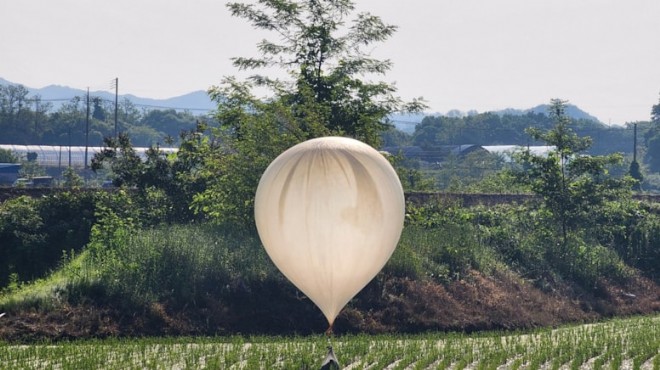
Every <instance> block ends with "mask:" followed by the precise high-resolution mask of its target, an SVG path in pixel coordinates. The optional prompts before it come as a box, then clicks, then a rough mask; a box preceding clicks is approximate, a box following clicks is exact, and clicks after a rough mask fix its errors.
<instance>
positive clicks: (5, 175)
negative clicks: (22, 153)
mask: <svg viewBox="0 0 660 370" xmlns="http://www.w3.org/2000/svg"><path fill="white" fill-rule="evenodd" d="M20 169H21V165H20V164H18V163H0V186H2V185H13V184H14V182H16V179H18V171H20Z"/></svg>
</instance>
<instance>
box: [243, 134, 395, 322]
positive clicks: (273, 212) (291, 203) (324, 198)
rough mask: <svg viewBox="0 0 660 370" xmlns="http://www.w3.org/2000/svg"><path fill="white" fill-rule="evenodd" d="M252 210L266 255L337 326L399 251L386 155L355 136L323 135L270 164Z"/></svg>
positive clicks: (392, 184)
mask: <svg viewBox="0 0 660 370" xmlns="http://www.w3.org/2000/svg"><path fill="white" fill-rule="evenodd" d="M254 208H255V220H256V224H257V230H258V232H259V236H260V238H261V241H262V243H263V245H264V247H265V248H266V252H267V253H268V255H269V256H270V258H271V259H272V260H273V262H274V263H275V265H276V266H277V267H278V268H279V269H280V271H282V273H283V274H284V275H285V276H286V277H287V278H288V279H289V280H290V281H291V282H292V283H293V284H294V285H295V286H296V287H298V289H300V290H301V291H302V292H303V293H305V294H306V295H307V296H308V297H309V298H310V299H311V300H312V301H313V302H314V303H315V304H316V305H317V306H318V307H319V308H320V309H321V311H323V314H324V315H325V317H326V318H327V319H328V323H329V324H330V325H332V324H333V322H334V320H335V318H336V317H337V314H339V311H341V309H342V308H343V307H344V306H345V305H346V303H348V301H349V300H350V299H351V298H353V296H355V294H357V293H358V292H359V291H360V290H361V289H362V288H364V286H365V285H367V283H368V282H369V281H370V280H371V279H373V277H374V276H376V274H377V273H378V272H379V271H380V270H381V269H382V268H383V266H384V265H385V263H386V262H387V260H388V259H389V258H390V256H391V255H392V253H393V252H394V249H395V248H396V245H397V243H398V240H399V237H400V236H401V230H402V228H403V220H404V213H405V201H404V196H403V190H402V188H401V183H400V182H399V178H398V177H397V174H396V172H395V171H394V169H393V168H392V166H391V165H390V164H389V162H388V161H387V160H386V159H385V158H384V157H383V155H382V154H380V153H379V152H377V151H376V150H375V149H373V148H372V147H370V146H368V145H367V144H364V143H362V142H360V141H357V140H354V139H349V138H342V137H324V138H318V139H312V140H309V141H306V142H304V143H300V144H298V145H296V146H294V147H292V148H290V149H288V150H287V151H285V152H284V153H282V154H281V155H280V156H279V157H277V158H276V159H275V160H274V161H273V162H272V163H271V164H270V166H268V168H267V169H266V171H265V172H264V174H263V176H262V177H261V180H260V182H259V187H258V188H257V193H256V197H255V204H254Z"/></svg>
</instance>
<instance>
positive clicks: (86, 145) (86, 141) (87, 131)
mask: <svg viewBox="0 0 660 370" xmlns="http://www.w3.org/2000/svg"><path fill="white" fill-rule="evenodd" d="M88 147H89V87H88V88H87V118H86V119H85V176H86V175H87V153H88Z"/></svg>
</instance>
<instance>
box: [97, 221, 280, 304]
mask: <svg viewBox="0 0 660 370" xmlns="http://www.w3.org/2000/svg"><path fill="white" fill-rule="evenodd" d="M103 212H104V215H103V216H102V217H101V219H100V222H99V224H98V225H97V226H95V229H94V233H93V235H94V237H93V239H92V242H91V243H90V250H91V251H92V252H93V253H92V256H93V258H94V261H95V262H94V264H95V266H97V267H98V269H99V278H100V281H101V284H102V285H103V286H104V289H105V290H106V291H107V292H108V293H109V294H111V295H113V296H114V295H116V296H121V297H122V299H124V300H126V303H127V304H131V303H132V304H138V305H141V304H149V303H152V302H163V301H168V302H172V303H174V304H178V305H181V306H185V305H197V304H203V302H204V301H205V300H206V297H207V296H208V295H214V296H216V297H217V296H222V295H223V294H225V293H227V292H228V290H230V289H233V288H232V287H236V286H238V285H240V287H243V288H246V287H249V286H252V285H253V284H254V283H260V282H262V281H263V280H264V279H268V278H270V279H272V278H274V276H277V275H276V273H275V271H276V270H275V268H274V266H273V265H272V263H270V260H269V259H268V257H267V256H266V254H265V251H264V249H263V248H262V247H261V245H260V243H259V241H258V239H257V238H256V235H254V234H246V233H236V232H235V230H224V229H218V228H217V227H212V226H210V225H195V224H193V225H187V226H176V225H175V226H170V227H156V228H153V229H142V230H139V229H136V228H135V225H134V222H135V221H134V220H132V219H129V220H126V219H124V218H121V217H117V215H116V214H113V212H109V211H108V210H105V211H103Z"/></svg>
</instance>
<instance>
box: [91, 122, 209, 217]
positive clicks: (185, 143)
mask: <svg viewBox="0 0 660 370" xmlns="http://www.w3.org/2000/svg"><path fill="white" fill-rule="evenodd" d="M204 131H206V126H205V125H204V124H202V123H200V124H198V126H197V128H196V129H195V130H194V131H190V132H183V133H182V134H181V140H182V144H181V147H180V149H179V151H178V152H177V153H176V154H173V155H167V154H165V153H164V152H163V151H161V150H159V149H158V148H157V147H151V148H149V149H148V150H147V151H146V153H145V154H146V160H144V161H143V160H142V159H141V158H140V156H139V155H138V154H137V153H136V152H135V149H134V148H133V146H132V144H131V142H130V139H129V136H128V135H126V134H120V135H119V136H118V138H117V139H116V140H115V139H114V138H111V137H108V138H106V139H105V142H106V148H105V149H103V150H102V151H101V152H100V153H98V154H96V155H95V156H94V158H93V159H92V170H94V171H95V172H97V171H101V170H108V171H109V172H110V174H111V177H112V178H113V184H114V185H115V186H117V187H128V188H136V189H137V190H138V195H139V196H141V200H140V202H142V203H145V205H144V206H143V207H142V209H146V208H147V207H149V205H148V204H147V203H148V202H149V201H157V203H154V204H152V205H151V206H152V207H153V208H154V212H159V213H161V215H160V216H158V217H157V218H158V219H160V220H162V221H172V222H173V221H177V222H181V221H189V220H193V219H195V218H196V216H195V215H194V214H193V212H192V211H191V209H190V204H191V202H192V199H193V195H194V194H196V193H198V192H200V191H201V190H202V189H203V188H204V186H205V183H206V181H207V178H206V177H204V176H207V177H212V176H213V175H212V174H211V173H210V172H209V171H208V170H207V169H204V168H203V167H202V165H203V163H204V162H205V161H206V157H207V156H208V154H209V153H210V151H211V146H212V145H213V144H210V141H209V139H208V137H204V135H203V134H204ZM154 197H155V198H154ZM147 223H149V221H147Z"/></svg>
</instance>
